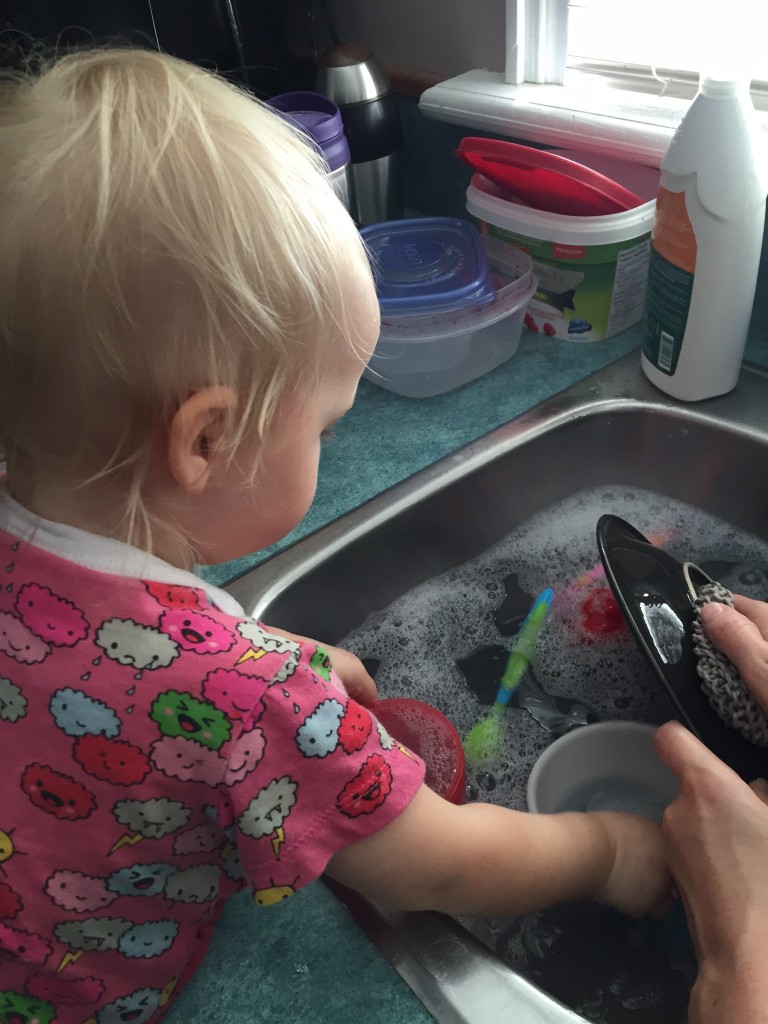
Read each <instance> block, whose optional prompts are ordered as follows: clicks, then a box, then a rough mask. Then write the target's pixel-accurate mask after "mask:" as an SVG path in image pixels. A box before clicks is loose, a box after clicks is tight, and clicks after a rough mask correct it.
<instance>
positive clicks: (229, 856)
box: [222, 846, 245, 882]
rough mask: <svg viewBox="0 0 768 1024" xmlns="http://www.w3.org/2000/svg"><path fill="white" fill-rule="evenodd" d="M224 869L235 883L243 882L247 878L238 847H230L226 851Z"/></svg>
mask: <svg viewBox="0 0 768 1024" xmlns="http://www.w3.org/2000/svg"><path fill="white" fill-rule="evenodd" d="M222 868H223V870H224V874H225V875H226V876H227V878H231V879H232V881H233V882H241V881H242V880H243V879H244V878H245V871H244V870H243V865H242V861H241V860H240V851H239V850H238V849H237V847H236V846H230V847H228V849H226V850H225V851H224V853H223V864H222Z"/></svg>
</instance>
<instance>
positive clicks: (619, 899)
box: [596, 813, 674, 917]
mask: <svg viewBox="0 0 768 1024" xmlns="http://www.w3.org/2000/svg"><path fill="white" fill-rule="evenodd" d="M600 817H601V818H602V819H603V823H604V825H605V827H606V829H607V830H608V832H609V834H610V837H611V841H612V843H613V849H614V858H613V868H612V869H611V872H610V874H609V875H608V878H607V880H606V882H605V885H604V886H603V888H602V889H601V890H600V892H598V893H597V896H596V899H598V900H600V902H602V903H607V904H609V905H610V906H612V907H615V908H616V909H617V910H621V911H623V912H624V913H625V914H631V915H632V916H633V917H644V916H646V915H648V916H651V917H660V916H661V915H662V914H665V913H666V912H667V911H668V910H669V909H670V907H671V906H672V904H673V902H674V897H673V895H672V892H673V889H672V876H671V874H670V872H669V868H668V866H667V859H666V856H665V850H664V840H663V837H662V834H661V829H660V828H659V826H658V825H655V824H654V823H653V822H652V821H648V820H647V819H646V818H639V817H636V816H635V815H633V814H608V813H601V814H600Z"/></svg>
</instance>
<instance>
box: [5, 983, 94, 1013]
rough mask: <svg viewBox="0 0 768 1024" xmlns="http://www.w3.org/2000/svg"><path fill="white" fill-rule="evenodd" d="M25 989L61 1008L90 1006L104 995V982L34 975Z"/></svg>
mask: <svg viewBox="0 0 768 1024" xmlns="http://www.w3.org/2000/svg"><path fill="white" fill-rule="evenodd" d="M25 988H26V990H27V992H29V994H30V995H32V996H37V998H38V999H50V1000H52V1001H53V1002H54V1003H56V1004H58V1005H61V1006H90V1005H92V1004H93V1003H97V1002H98V1001H99V999H101V997H102V996H103V995H104V982H103V981H102V980H101V978H94V977H93V976H88V977H85V978H62V977H61V976H60V975H53V976H51V975H48V974H33V975H32V977H31V978H30V979H29V981H28V982H27V983H26V985H25ZM0 1019H2V1018H0ZM30 1024H31V1022H30Z"/></svg>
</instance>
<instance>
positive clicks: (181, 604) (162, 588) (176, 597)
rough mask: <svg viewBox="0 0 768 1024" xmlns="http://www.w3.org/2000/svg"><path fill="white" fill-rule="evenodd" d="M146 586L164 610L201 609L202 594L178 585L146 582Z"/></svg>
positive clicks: (192, 588) (191, 588)
mask: <svg viewBox="0 0 768 1024" xmlns="http://www.w3.org/2000/svg"><path fill="white" fill-rule="evenodd" d="M144 586H145V587H146V588H147V591H148V592H149V593H150V594H151V595H152V597H154V599H155V600H156V601H157V603H158V604H161V605H162V606H163V608H201V607H202V601H201V600H200V592H199V591H197V590H195V588H194V587H183V586H180V585H179V584H178V583H156V582H154V581H151V580H144Z"/></svg>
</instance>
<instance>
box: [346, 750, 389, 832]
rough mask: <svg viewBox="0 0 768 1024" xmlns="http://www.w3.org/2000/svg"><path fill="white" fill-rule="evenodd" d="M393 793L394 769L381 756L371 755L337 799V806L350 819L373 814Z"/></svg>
mask: <svg viewBox="0 0 768 1024" xmlns="http://www.w3.org/2000/svg"><path fill="white" fill-rule="evenodd" d="M391 791H392V769H391V768H390V767H389V765H388V764H387V762H386V761H385V760H384V758H383V757H382V756H381V754H371V756H370V757H369V758H367V759H366V761H365V763H364V764H363V767H362V768H361V769H360V771H359V772H358V773H357V775H355V777H354V778H353V779H350V780H349V782H348V783H347V784H346V786H345V787H344V789H342V791H341V792H340V793H339V795H338V797H337V798H336V806H337V807H338V808H339V810H340V811H341V813H342V814H346V816H347V817H348V818H358V817H359V816H360V815H361V814H372V813H373V812H374V811H375V810H376V809H377V808H378V807H381V805H382V804H383V803H384V801H385V800H386V799H387V797H388V796H389V794H390V792H391Z"/></svg>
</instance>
